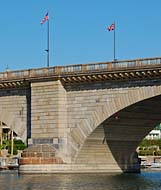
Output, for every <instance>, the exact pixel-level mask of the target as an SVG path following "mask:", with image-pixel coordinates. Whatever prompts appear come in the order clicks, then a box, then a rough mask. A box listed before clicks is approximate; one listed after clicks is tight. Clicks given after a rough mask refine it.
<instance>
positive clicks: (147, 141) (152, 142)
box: [139, 139, 161, 148]
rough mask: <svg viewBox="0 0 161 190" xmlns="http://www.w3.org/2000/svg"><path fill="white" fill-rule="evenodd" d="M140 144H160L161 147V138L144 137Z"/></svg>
mask: <svg viewBox="0 0 161 190" xmlns="http://www.w3.org/2000/svg"><path fill="white" fill-rule="evenodd" d="M139 146H140V147H149V146H159V148H161V139H157V140H148V139H143V140H142V141H141V143H140V145H139Z"/></svg>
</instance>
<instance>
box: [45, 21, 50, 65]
mask: <svg viewBox="0 0 161 190" xmlns="http://www.w3.org/2000/svg"><path fill="white" fill-rule="evenodd" d="M49 29H50V24H49V19H48V24H47V50H46V51H47V67H49V65H50V55H49V52H50V50H49V48H50V44H49V43H50V30H49Z"/></svg>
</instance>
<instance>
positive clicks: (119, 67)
mask: <svg viewBox="0 0 161 190" xmlns="http://www.w3.org/2000/svg"><path fill="white" fill-rule="evenodd" d="M160 73H161V57H155V58H145V59H135V60H122V61H115V62H100V63H91V64H78V65H67V66H58V67H47V68H38V69H28V70H17V71H7V72H1V73H0V88H17V87H27V86H29V83H30V82H34V81H42V80H43V81H45V80H51V79H52V80H61V81H62V82H63V83H64V84H73V83H74V84H75V83H88V82H97V81H111V80H112V81H115V80H135V79H148V78H160Z"/></svg>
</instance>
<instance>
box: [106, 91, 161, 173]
mask: <svg viewBox="0 0 161 190" xmlns="http://www.w3.org/2000/svg"><path fill="white" fill-rule="evenodd" d="M160 122H161V95H160V96H156V97H153V98H149V99H146V100H143V101H140V102H137V103H135V104H133V105H131V106H128V107H126V108H124V109H123V110H120V111H119V112H117V113H116V114H114V115H113V116H111V117H110V118H108V119H107V120H106V121H104V122H103V124H102V125H103V128H104V132H105V138H106V143H107V144H108V147H109V148H110V150H111V152H112V155H113V156H114V158H115V160H116V161H117V163H118V165H119V166H120V168H121V169H122V170H123V171H124V172H126V171H129V170H130V162H131V159H132V157H133V155H134V153H135V150H136V148H137V146H138V145H139V143H140V142H141V140H142V139H143V138H144V137H145V136H146V135H147V134H148V133H149V132H150V131H151V130H152V129H153V128H154V127H155V126H156V125H157V124H159V123H160ZM124 162H126V164H125V163H124Z"/></svg>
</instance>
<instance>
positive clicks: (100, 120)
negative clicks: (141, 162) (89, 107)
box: [73, 85, 161, 170]
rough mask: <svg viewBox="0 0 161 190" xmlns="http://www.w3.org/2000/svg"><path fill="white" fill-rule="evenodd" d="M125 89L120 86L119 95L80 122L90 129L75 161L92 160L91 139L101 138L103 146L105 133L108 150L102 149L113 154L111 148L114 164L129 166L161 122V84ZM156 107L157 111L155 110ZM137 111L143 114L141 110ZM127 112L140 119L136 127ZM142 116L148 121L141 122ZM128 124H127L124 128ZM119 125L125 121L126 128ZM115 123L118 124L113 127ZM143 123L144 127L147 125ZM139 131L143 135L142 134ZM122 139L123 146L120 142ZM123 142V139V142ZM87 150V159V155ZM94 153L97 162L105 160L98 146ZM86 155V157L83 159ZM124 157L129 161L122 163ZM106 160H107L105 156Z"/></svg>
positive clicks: (82, 128)
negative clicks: (140, 147)
mask: <svg viewBox="0 0 161 190" xmlns="http://www.w3.org/2000/svg"><path fill="white" fill-rule="evenodd" d="M121 91H122V92H121ZM121 91H120V89H119V90H118V91H117V90H116V95H115V96H114V97H113V98H111V100H110V101H107V102H106V103H105V102H104V104H102V105H100V106H97V107H96V109H95V110H93V111H92V113H91V114H90V115H89V116H88V118H86V120H83V121H81V122H80V123H79V125H77V126H78V128H79V130H80V131H82V132H83V131H85V130H86V131H88V133H87V135H86V136H85V135H84V138H82V139H81V143H80V144H79V146H78V149H77V151H76V153H75V156H74V159H73V162H74V163H85V162H86V163H89V162H92V158H90V155H89V154H88V152H90V149H92V146H93V145H92V144H91V143H89V142H92V141H93V142H95V141H94V139H97V140H96V145H98V143H97V141H98V142H99V144H100V146H101V147H100V149H101V148H102V146H104V143H102V142H103V139H104V137H105V140H106V146H104V149H106V151H105V152H104V151H103V152H102V153H103V154H102V157H103V155H105V154H106V156H107V155H108V156H109V152H110V154H112V155H113V156H111V163H113V164H114V162H115V164H116V162H117V164H118V166H119V167H120V168H121V170H126V169H127V167H130V166H129V164H128V163H129V162H130V160H131V159H133V157H135V155H134V154H135V150H136V147H137V145H138V144H139V142H140V141H141V140H142V139H143V137H144V136H146V135H147V134H148V133H149V132H150V131H151V130H152V129H153V128H154V127H155V126H156V125H157V124H158V123H159V122H160V115H161V111H160V109H159V108H158V107H157V106H158V105H159V102H161V96H160V95H161V86H159V85H158V86H142V87H132V88H130V89H126V88H125V89H121ZM119 92H120V93H119ZM159 100H160V101H159ZM151 102H152V103H154V105H155V106H153V104H152V103H151ZM160 105H161V103H160ZM149 106H150V107H149ZM156 107H157V111H155V109H156ZM144 109H145V110H144ZM137 112H138V113H139V114H137ZM127 113H131V114H132V115H131V119H133V120H135V121H136V123H135V125H136V128H134V126H133V127H132V128H131V130H130V131H129V129H130V128H129V127H128V123H127V121H126V115H127ZM135 113H136V115H137V116H136V115H135ZM139 115H140V119H139V120H138V119H137V117H138V118H139ZM135 116H136V117H135ZM129 118H130V116H129ZM141 119H142V120H144V122H145V123H141V124H140V125H139V123H137V122H138V121H139V122H141ZM120 122H122V123H120ZM124 124H125V125H126V127H124V128H123V126H124ZM119 125H122V128H120V127H119ZM111 126H116V127H113V128H112V127H111ZM141 127H143V129H142V128H141ZM134 129H136V130H134ZM73 130H77V132H78V129H73ZM128 131H129V134H128ZM137 131H138V132H139V133H140V135H138V132H137ZM84 134H85V133H84ZM119 134H122V136H121V135H120V136H119ZM123 134H124V135H123ZM127 134H128V135H129V138H130V139H129V141H128V139H127V140H125V139H126V135H127ZM97 135H98V137H97ZM77 142H78V141H77ZM118 143H119V148H118V146H116V144H118ZM120 143H122V145H121V144H120ZM127 143H128V144H129V145H128V146H127V145H126V144H127ZM98 147H99V146H98ZM98 147H97V146H96V147H95V149H96V150H98ZM93 148H94V146H93ZM107 149H108V150H107ZM118 149H119V150H120V151H119V150H118ZM82 152H83V155H82ZM91 152H92V150H91ZM86 153H87V155H86V156H87V159H86V158H85V154H86ZM93 155H95V159H93V160H95V163H97V161H98V162H102V161H103V160H102V159H100V157H99V156H98V154H97V153H96V152H94V149H93ZM93 155H92V154H91V157H93ZM100 155H101V154H100ZM82 157H84V158H83V159H82ZM96 157H97V158H96ZM134 159H135V158H134ZM123 160H124V162H127V163H126V164H125V163H122V161H123ZM108 161H109V158H108ZM103 162H105V160H104V161H103ZM105 163H106V162H105ZM127 165H128V166H127ZM117 169H118V168H117Z"/></svg>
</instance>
